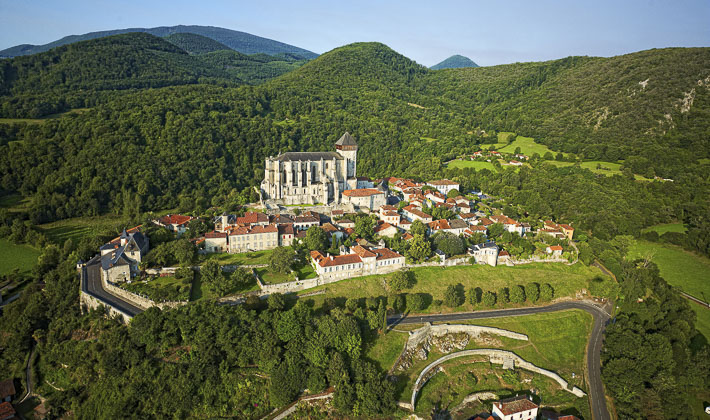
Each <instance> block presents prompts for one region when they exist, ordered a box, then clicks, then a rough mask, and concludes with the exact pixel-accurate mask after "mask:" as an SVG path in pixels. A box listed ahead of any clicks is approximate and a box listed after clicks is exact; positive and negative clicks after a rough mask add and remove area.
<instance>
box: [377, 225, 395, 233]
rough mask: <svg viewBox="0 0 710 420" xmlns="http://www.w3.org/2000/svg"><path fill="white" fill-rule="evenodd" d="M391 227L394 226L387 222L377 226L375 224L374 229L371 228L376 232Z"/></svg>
mask: <svg viewBox="0 0 710 420" xmlns="http://www.w3.org/2000/svg"><path fill="white" fill-rule="evenodd" d="M391 227H394V226H392V225H390V224H389V223H380V224H378V225H377V226H375V229H373V230H374V231H375V233H378V232H382V231H383V230H385V229H389V228H391Z"/></svg>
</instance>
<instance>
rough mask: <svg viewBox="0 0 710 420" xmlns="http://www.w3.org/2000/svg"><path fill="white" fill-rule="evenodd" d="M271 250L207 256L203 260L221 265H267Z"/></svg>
mask: <svg viewBox="0 0 710 420" xmlns="http://www.w3.org/2000/svg"><path fill="white" fill-rule="evenodd" d="M271 252H272V250H270V249H269V250H266V251H256V252H242V253H240V254H229V253H226V252H225V253H221V254H207V255H206V256H205V260H208V259H212V260H216V261H217V262H218V263H220V264H221V265H260V264H268V263H269V259H270V258H271Z"/></svg>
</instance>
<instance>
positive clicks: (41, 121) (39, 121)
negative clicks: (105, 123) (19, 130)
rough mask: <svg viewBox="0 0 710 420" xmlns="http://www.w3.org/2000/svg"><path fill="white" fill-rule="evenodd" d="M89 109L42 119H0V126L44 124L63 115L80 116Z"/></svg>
mask: <svg viewBox="0 0 710 420" xmlns="http://www.w3.org/2000/svg"><path fill="white" fill-rule="evenodd" d="M89 109H91V108H76V109H71V110H69V111H66V112H60V113H58V114H51V115H47V116H44V117H42V118H0V124H17V123H25V124H44V123H45V122H46V121H47V120H53V119H56V118H60V117H61V116H63V115H67V114H81V113H82V112H86V111H88V110H89Z"/></svg>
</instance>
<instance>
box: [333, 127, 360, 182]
mask: <svg viewBox="0 0 710 420" xmlns="http://www.w3.org/2000/svg"><path fill="white" fill-rule="evenodd" d="M335 150H337V151H338V153H339V154H340V156H342V157H343V158H344V159H345V168H346V170H345V177H346V178H355V177H357V143H355V139H354V138H353V136H351V135H350V133H348V132H347V131H346V132H345V134H343V136H342V137H340V139H339V140H338V141H337V142H335Z"/></svg>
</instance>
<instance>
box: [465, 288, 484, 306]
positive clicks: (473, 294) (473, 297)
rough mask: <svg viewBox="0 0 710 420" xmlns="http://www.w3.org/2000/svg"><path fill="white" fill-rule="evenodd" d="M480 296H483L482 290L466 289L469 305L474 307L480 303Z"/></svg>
mask: <svg viewBox="0 0 710 420" xmlns="http://www.w3.org/2000/svg"><path fill="white" fill-rule="evenodd" d="M482 296H483V290H481V288H480V287H476V288H473V289H468V291H467V292H466V298H467V299H468V303H470V304H471V305H473V306H476V305H478V304H479V303H481V298H482Z"/></svg>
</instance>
